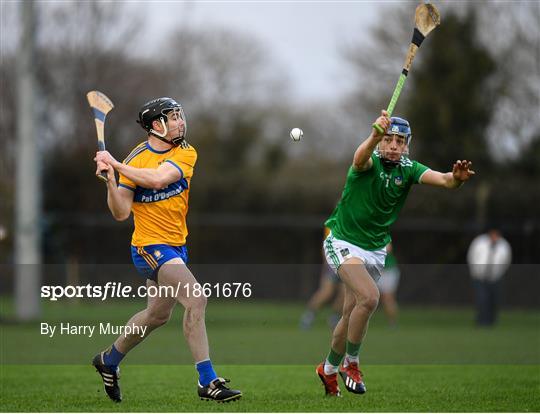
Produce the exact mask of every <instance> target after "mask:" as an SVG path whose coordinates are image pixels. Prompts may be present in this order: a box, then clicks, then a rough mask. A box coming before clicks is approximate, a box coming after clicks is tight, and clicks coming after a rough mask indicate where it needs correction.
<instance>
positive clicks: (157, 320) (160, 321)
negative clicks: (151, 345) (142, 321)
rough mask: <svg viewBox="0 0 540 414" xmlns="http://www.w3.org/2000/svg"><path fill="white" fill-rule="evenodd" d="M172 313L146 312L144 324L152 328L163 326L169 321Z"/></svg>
mask: <svg viewBox="0 0 540 414" xmlns="http://www.w3.org/2000/svg"><path fill="white" fill-rule="evenodd" d="M171 314H172V312H152V311H148V312H147V316H146V318H147V319H146V323H147V324H148V325H150V326H153V327H156V328H157V327H159V326H162V325H165V324H166V323H167V322H169V319H171Z"/></svg>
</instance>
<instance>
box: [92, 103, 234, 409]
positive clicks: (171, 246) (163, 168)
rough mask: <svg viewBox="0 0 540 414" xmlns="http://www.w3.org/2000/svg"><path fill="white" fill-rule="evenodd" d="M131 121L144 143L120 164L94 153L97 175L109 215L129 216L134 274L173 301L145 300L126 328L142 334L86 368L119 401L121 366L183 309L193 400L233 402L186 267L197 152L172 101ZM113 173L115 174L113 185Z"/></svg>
mask: <svg viewBox="0 0 540 414" xmlns="http://www.w3.org/2000/svg"><path fill="white" fill-rule="evenodd" d="M137 122H138V123H139V124H140V125H141V126H142V127H143V128H144V129H145V130H146V132H147V133H148V139H147V140H146V141H144V142H142V143H141V144H139V145H137V146H136V147H135V148H134V149H133V151H131V153H130V154H129V155H128V156H127V158H126V159H125V160H124V162H119V161H117V160H115V159H114V157H112V156H111V154H109V153H108V152H107V151H100V152H98V153H97V155H96V159H95V160H96V162H97V172H96V174H99V172H100V171H102V170H107V176H108V179H109V181H108V183H107V204H108V206H109V209H110V210H111V213H112V215H113V217H114V218H115V219H116V220H119V221H122V220H126V219H127V218H128V217H129V216H130V213H131V212H133V217H134V223H135V231H134V232H133V237H132V239H131V255H132V258H133V263H134V264H135V266H136V268H137V270H138V271H139V272H140V273H141V274H142V275H143V276H144V277H146V279H147V282H146V283H147V286H158V285H159V286H172V287H173V289H172V290H173V291H174V292H175V294H176V295H177V296H172V297H171V296H170V295H169V296H166V295H164V296H161V297H153V298H150V297H149V298H148V302H147V306H146V309H144V310H142V311H140V312H139V313H137V314H135V315H133V316H132V318H131V319H130V320H129V321H128V322H127V324H126V325H127V326H130V327H134V326H137V327H141V328H146V330H145V331H142V329H141V330H139V332H145V333H146V334H145V335H142V336H141V335H140V334H135V333H134V334H131V335H127V336H125V335H120V336H119V337H118V339H117V340H116V341H115V342H114V344H112V345H111V346H110V347H109V348H108V349H107V350H105V351H103V352H101V353H99V354H98V355H96V356H95V358H94V360H93V362H92V363H93V365H94V366H95V367H96V369H97V371H98V372H99V374H100V375H101V377H102V380H103V384H104V386H105V391H106V392H107V394H108V396H109V397H110V398H111V399H112V400H113V401H117V402H119V401H121V400H122V395H121V392H120V388H119V385H118V378H119V372H120V371H119V368H118V365H119V364H120V361H121V360H122V358H123V357H124V356H125V355H126V354H127V353H128V352H129V351H130V350H131V349H132V348H134V347H135V346H136V345H137V344H139V343H140V342H142V340H143V339H144V338H145V337H146V335H147V334H148V333H149V332H151V331H152V330H154V329H155V328H158V327H159V326H161V325H163V324H165V323H166V322H167V321H168V320H169V318H170V317H171V314H172V311H173V309H174V307H175V306H176V304H177V303H180V304H182V306H183V307H184V309H185V312H184V320H183V330H184V336H185V338H186V341H187V343H188V345H189V348H190V350H191V353H192V355H193V359H194V360H195V363H196V368H197V371H198V372H199V384H198V394H199V396H200V397H201V399H206V400H216V401H220V402H224V401H231V400H235V399H238V398H240V397H241V396H242V393H241V392H240V391H238V390H231V389H229V388H228V387H227V386H226V385H225V383H226V382H228V380H225V379H223V378H220V377H218V376H217V375H216V373H215V371H214V369H213V367H212V362H211V361H210V356H209V349H208V337H207V335H206V326H205V321H204V315H205V308H206V298H205V297H204V295H196V294H194V291H193V289H194V288H195V285H196V284H197V280H196V279H195V277H194V276H193V274H192V273H191V272H190V271H189V269H188V268H187V266H186V263H187V249H186V236H187V234H188V231H187V227H186V215H187V211H188V197H189V190H190V182H191V177H192V176H193V169H194V167H195V162H196V160H197V153H196V151H195V149H194V148H193V147H192V146H191V145H189V144H188V143H187V141H186V140H185V136H186V126H187V125H186V118H185V115H184V111H183V109H182V107H181V106H180V105H179V104H178V103H177V102H176V101H175V100H173V99H171V98H158V99H154V100H152V101H150V102H147V103H146V104H144V105H143V107H142V108H141V110H140V112H139V119H138V121H137ZM114 171H117V172H118V173H119V175H120V180H119V184H118V185H117V184H116V178H115V174H114ZM178 286H179V287H180V288H179V289H178ZM186 287H187V288H186ZM133 331H136V330H133ZM149 380H153V379H151V378H149Z"/></svg>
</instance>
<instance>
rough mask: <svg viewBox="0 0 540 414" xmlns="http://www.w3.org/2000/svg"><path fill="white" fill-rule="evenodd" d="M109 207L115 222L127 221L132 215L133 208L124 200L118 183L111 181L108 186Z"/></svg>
mask: <svg viewBox="0 0 540 414" xmlns="http://www.w3.org/2000/svg"><path fill="white" fill-rule="evenodd" d="M107 205H108V206H109V210H110V211H111V214H112V216H113V217H114V218H115V220H118V221H123V220H126V219H127V218H128V217H129V214H130V213H131V206H129V205H127V204H126V202H125V200H124V199H123V198H122V196H121V194H120V191H119V190H118V187H117V186H116V182H111V181H109V183H108V184H107Z"/></svg>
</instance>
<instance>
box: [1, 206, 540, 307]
mask: <svg viewBox="0 0 540 414" xmlns="http://www.w3.org/2000/svg"><path fill="white" fill-rule="evenodd" d="M325 218H326V217H325V216H301V217H295V216H246V215H222V214H212V215H202V214H191V215H190V217H189V228H190V235H189V237H188V248H189V255H190V266H191V268H192V270H193V272H194V274H195V275H196V277H197V278H198V279H199V280H200V281H201V282H212V283H214V282H221V281H250V282H252V283H253V284H254V286H255V289H253V297H256V298H267V299H287V300H296V299H301V300H305V299H307V298H308V297H309V295H310V294H311V293H313V292H314V291H315V289H316V287H317V285H318V282H319V277H320V263H321V261H322V252H321V241H322V234H323V229H322V225H323V222H324V220H325ZM131 226H132V225H131V223H130V222H129V221H128V222H123V223H117V222H115V221H113V220H112V219H111V218H110V217H109V216H105V215H103V216H101V215H94V216H92V215H71V216H65V215H64V216H62V217H61V218H60V217H54V216H50V217H49V219H48V224H47V228H46V230H45V232H44V252H45V254H44V257H45V261H46V263H57V264H59V266H58V267H57V268H56V269H55V270H54V271H52V272H45V280H44V283H52V282H55V283H60V284H65V283H67V281H68V280H70V278H73V274H74V272H75V274H76V278H78V279H79V280H80V281H81V283H82V282H84V283H89V282H106V281H108V280H111V277H113V278H115V277H116V278H120V279H124V280H127V281H134V282H139V281H140V280H141V279H139V276H138V275H137V273H136V271H135V268H134V267H133V266H132V265H131V256H130V249H129V242H130V238H131V230H132V228H131ZM502 231H503V233H504V235H505V237H506V238H507V239H508V240H509V241H510V243H511V245H512V248H513V253H514V260H513V261H514V263H516V265H514V266H512V267H511V268H510V270H509V272H508V274H507V276H506V277H505V279H504V281H503V291H504V295H503V302H504V303H505V304H507V305H509V306H522V307H539V306H540V303H539V299H538V292H539V291H540V264H539V262H540V260H539V253H538V252H540V227H539V226H537V225H531V224H530V223H528V224H527V223H525V224H523V223H510V224H507V225H506V226H505V227H502ZM478 232H479V229H478V228H477V227H476V226H475V225H474V223H460V224H456V223H455V222H453V221H450V220H444V219H436V220H435V219H430V220H414V219H404V220H401V221H399V222H398V223H397V224H396V226H395V228H394V229H393V233H392V234H393V238H394V247H395V251H396V255H397V257H398V260H399V262H400V263H401V268H402V282H401V285H400V288H399V293H398V296H399V299H400V300H401V302H402V303H411V304H412V303H414V304H456V305H461V304H470V303H472V288H471V285H470V279H469V275H468V270H467V267H466V266H465V265H464V262H465V256H466V251H467V248H468V246H469V244H470V241H471V240H472V238H473V237H474V236H476V235H477V234H478ZM8 262H9V260H8ZM107 264H111V265H125V266H122V272H109V273H108V272H106V271H104V269H105V268H106V266H105V267H104V266H103V265H107ZM74 269H75V270H74ZM77 269H78V270H77ZM77 272H78V273H77ZM111 275H112V276H111ZM12 287H13V280H12V276H11V275H9V274H6V275H2V277H1V285H0V293H2V294H6V293H10V292H12V291H13V290H12Z"/></svg>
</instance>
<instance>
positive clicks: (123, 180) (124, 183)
mask: <svg viewBox="0 0 540 414" xmlns="http://www.w3.org/2000/svg"><path fill="white" fill-rule="evenodd" d="M122 164H126V165H130V166H132V167H137V165H134V164H136V160H135V159H130V157H129V156H128V157H127V158H126V159H125V160H124V161H122ZM119 175H120V178H119V180H118V187H124V188H127V189H128V190H131V191H135V189H136V188H137V185H136V184H135V183H134V182H133V181H131V180H130V179H129V178H127V177H126V176H125V175H122V174H119Z"/></svg>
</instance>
